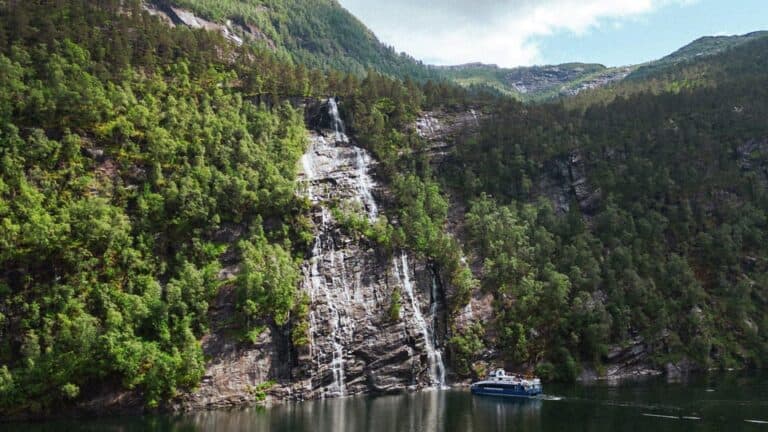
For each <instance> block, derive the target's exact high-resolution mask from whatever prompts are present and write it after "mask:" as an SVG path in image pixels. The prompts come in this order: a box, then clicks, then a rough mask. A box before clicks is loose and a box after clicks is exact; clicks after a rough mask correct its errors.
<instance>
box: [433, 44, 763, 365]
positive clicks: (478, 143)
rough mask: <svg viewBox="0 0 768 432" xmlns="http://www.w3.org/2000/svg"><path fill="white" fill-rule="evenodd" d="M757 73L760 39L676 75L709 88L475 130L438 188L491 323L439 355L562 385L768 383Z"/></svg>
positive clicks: (523, 109) (506, 107) (501, 118)
mask: <svg viewBox="0 0 768 432" xmlns="http://www.w3.org/2000/svg"><path fill="white" fill-rule="evenodd" d="M766 67H768V38H761V39H757V40H754V41H752V42H749V43H745V44H743V45H741V46H739V47H736V48H733V49H730V50H727V51H723V52H721V53H719V54H716V55H714V56H711V57H709V58H707V59H701V60H699V62H698V63H697V64H696V66H695V69H686V68H685V67H682V66H681V69H679V70H680V71H685V73H686V74H690V75H687V76H689V77H696V76H698V78H699V79H702V80H704V81H706V82H709V83H711V84H712V85H703V84H702V85H692V86H679V85H678V86H670V84H673V83H674V80H673V81H672V82H668V83H666V84H665V83H661V85H662V87H661V88H660V89H658V90H657V91H656V92H647V91H641V92H637V93H635V94H630V95H629V96H627V97H615V98H614V99H612V100H611V101H609V102H603V101H602V100H600V99H596V102H594V103H592V104H590V103H589V98H590V97H591V95H590V93H589V92H587V93H585V94H584V95H583V99H582V102H583V103H584V104H585V106H584V107H582V108H580V109H579V110H575V111H569V110H567V109H565V108H564V107H563V106H562V105H555V104H552V105H521V104H516V103H509V104H500V105H497V106H496V107H495V109H494V110H491V111H490V112H488V113H486V115H485V116H484V121H483V122H482V123H481V124H482V128H481V129H480V133H479V134H470V135H466V136H465V137H464V138H463V139H459V140H457V141H456V143H455V146H454V148H453V150H452V152H449V154H448V155H447V156H442V158H443V159H444V160H447V161H449V162H448V163H443V166H444V167H445V168H444V169H442V170H441V171H440V173H439V174H440V176H441V177H442V178H443V179H444V181H445V183H446V184H447V185H449V186H450V187H451V188H452V189H453V190H455V191H456V195H457V196H462V197H463V199H464V200H463V202H464V203H466V212H465V213H464V216H463V218H461V217H455V219H458V220H463V222H464V225H465V228H464V231H465V232H466V233H467V234H466V239H467V240H466V244H467V245H468V248H469V251H470V252H471V254H470V255H474V256H476V257H477V258H478V259H477V263H478V265H479V267H480V268H479V269H478V270H477V273H478V274H479V275H481V276H480V278H481V281H482V285H483V287H484V289H485V290H487V291H486V292H487V293H492V295H493V298H494V302H493V303H492V304H493V305H494V307H495V310H494V313H492V314H490V316H493V317H494V318H492V319H491V320H489V321H486V323H485V327H484V328H483V330H482V331H480V332H479V333H478V331H477V329H472V328H471V327H470V329H469V330H466V331H464V332H463V333H461V334H460V335H459V336H457V337H456V339H455V340H452V341H451V344H450V345H451V346H452V349H453V350H455V351H456V352H458V353H463V354H464V355H466V362H467V364H472V365H474V367H476V368H478V367H479V368H480V369H481V370H482V368H484V367H485V362H486V361H487V358H488V356H490V355H491V354H490V353H488V352H486V353H483V354H478V352H479V351H478V350H477V347H478V346H485V347H488V348H498V349H500V350H502V355H501V357H502V358H504V359H506V360H507V361H509V362H512V363H516V364H523V365H528V366H529V367H531V368H534V367H535V368H537V370H538V372H539V374H541V375H544V376H555V377H559V378H567V377H575V376H577V375H579V374H583V373H586V374H585V375H583V376H590V375H591V376H595V375H615V374H617V375H622V374H628V373H629V374H634V373H653V371H659V370H664V371H666V372H667V373H670V374H679V373H681V372H684V371H687V370H691V369H704V368H710V367H719V368H732V367H743V366H745V365H746V366H754V367H765V358H766V354H768V320H766V318H765V313H764V311H765V310H766V307H768V284H767V282H768V259H767V257H768V249H767V248H766V246H767V245H768V238H767V237H766V235H767V234H768V217H766V215H768V146H767V145H766V142H767V141H766V140H767V139H768V127H767V126H766V123H765V116H766V114H767V113H768V102H767V101H768V98H766V89H768V82H767V80H768V76H767V75H766V74H765V72H764V71H765V68H766ZM694 71H697V72H698V74H697V73H695V72H694ZM673 76H674V74H672V75H670V78H671V77H673ZM622 85H623V84H621V85H619V86H617V87H618V88H621V86H622ZM667 86H670V88H671V89H672V90H664V88H666V87H667ZM443 152H445V150H443ZM479 335H480V336H479ZM478 339H481V340H483V343H478ZM468 347H470V348H468ZM480 352H482V351H480Z"/></svg>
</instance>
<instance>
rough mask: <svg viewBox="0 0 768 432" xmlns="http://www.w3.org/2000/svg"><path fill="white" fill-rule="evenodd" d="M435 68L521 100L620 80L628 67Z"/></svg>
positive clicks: (473, 65) (468, 83)
mask: <svg viewBox="0 0 768 432" xmlns="http://www.w3.org/2000/svg"><path fill="white" fill-rule="evenodd" d="M439 70H440V71H441V72H442V74H443V75H444V76H446V77H448V78H450V79H452V80H453V81H455V82H457V83H459V84H461V85H463V86H472V85H482V86H487V87H490V88H492V89H494V90H496V91H498V92H500V93H502V94H505V95H508V96H512V97H515V98H518V99H521V100H523V101H540V100H546V99H552V98H556V97H558V96H560V95H573V94H577V93H579V92H581V91H583V90H586V89H590V88H595V87H600V86H604V85H606V84H608V83H610V82H613V81H616V80H620V79H623V78H624V77H626V76H627V75H628V74H629V73H630V72H631V71H632V68H607V67H605V66H603V65H601V64H589V63H566V64H561V65H553V66H532V67H519V68H511V69H508V68H500V67H498V66H496V65H486V64H482V63H470V64H466V65H460V66H447V67H440V68H439Z"/></svg>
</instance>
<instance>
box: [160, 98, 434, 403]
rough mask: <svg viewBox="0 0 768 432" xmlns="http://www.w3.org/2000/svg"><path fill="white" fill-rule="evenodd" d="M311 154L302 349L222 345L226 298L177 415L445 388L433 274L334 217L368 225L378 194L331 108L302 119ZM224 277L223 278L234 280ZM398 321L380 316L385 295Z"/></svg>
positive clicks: (304, 184)
mask: <svg viewBox="0 0 768 432" xmlns="http://www.w3.org/2000/svg"><path fill="white" fill-rule="evenodd" d="M308 111H309V112H310V113H309V114H308V118H315V119H316V120H315V121H313V122H311V125H310V126H311V127H312V128H313V129H315V130H314V131H312V132H311V133H310V142H311V144H310V147H309V149H308V151H307V153H306V154H305V155H304V157H303V158H302V161H301V173H300V178H299V183H300V185H301V186H300V190H299V191H298V193H300V194H303V195H304V196H306V197H308V199H309V200H310V201H311V202H312V206H313V210H312V220H313V222H314V232H315V236H316V237H315V243H314V246H313V248H312V250H311V252H309V253H308V257H307V260H306V261H305V263H304V267H303V272H304V280H303V282H302V283H301V287H300V289H301V290H302V291H304V292H305V293H307V295H308V296H309V299H310V316H309V324H310V332H309V340H310V343H309V345H308V346H306V347H294V346H292V344H291V342H290V340H291V339H290V328H276V327H271V328H268V329H267V330H265V331H264V332H263V333H262V335H261V336H260V339H259V340H258V341H257V342H256V343H255V344H251V343H245V342H240V341H238V340H236V339H235V338H233V337H232V336H231V333H232V331H231V330H232V329H231V328H228V324H227V323H228V321H227V316H228V314H230V313H231V311H232V310H233V308H234V297H233V294H232V289H229V290H227V289H223V290H222V291H221V293H220V295H219V299H218V300H217V302H216V304H215V305H213V307H212V308H211V318H212V321H213V323H214V324H213V328H214V331H213V332H212V333H211V334H210V335H208V336H206V337H205V338H204V340H203V347H204V350H205V354H206V356H207V358H209V359H210V360H209V362H208V364H207V370H206V374H205V377H204V379H203V382H202V383H201V385H200V387H199V389H197V390H196V391H195V392H193V393H190V394H186V395H183V396H182V397H180V398H179V400H178V401H177V403H176V404H175V405H174V407H173V408H174V409H178V410H192V409H200V408H218V407H224V406H234V405H241V404H248V403H253V402H255V401H257V400H258V399H259V397H260V396H261V393H263V391H261V390H260V387H259V386H262V385H263V383H267V382H274V385H271V386H269V388H268V389H267V390H266V393H267V398H268V401H279V400H307V399H317V398H328V397H341V396H349V395H354V394H360V393H391V392H400V391H404V390H413V389H420V388H426V387H434V386H440V385H443V384H444V380H445V375H446V372H445V367H444V365H443V362H442V353H441V348H442V346H443V339H444V338H443V333H442V332H438V331H435V328H438V326H437V325H436V323H437V322H438V321H439V317H440V316H441V313H442V311H443V309H444V307H443V305H442V303H441V299H442V289H441V285H440V283H439V279H438V277H437V276H436V274H437V272H436V271H435V269H433V268H432V267H431V266H429V265H428V264H427V263H425V262H422V261H420V260H418V259H415V258H414V257H413V256H411V255H410V254H408V253H407V252H405V251H396V252H395V253H394V254H393V253H389V252H387V251H384V250H382V248H380V247H379V246H378V245H376V244H374V243H371V242H369V241H368V240H366V239H364V238H361V237H360V236H358V235H355V234H354V233H351V232H349V231H348V230H347V229H345V228H344V227H343V226H342V225H341V224H340V223H339V221H337V220H336V218H335V217H334V212H333V211H332V209H333V208H334V206H340V207H343V208H344V209H345V211H355V212H358V213H359V214H361V215H363V216H364V217H367V218H368V219H369V220H370V221H371V222H373V221H375V220H376V219H377V217H378V216H379V213H380V205H382V204H381V202H383V201H382V200H381V197H382V196H385V195H386V191H385V190H384V188H383V187H382V186H381V185H380V184H379V183H378V182H377V181H376V180H375V179H374V177H373V171H374V170H375V165H376V163H375V161H374V159H373V158H372V157H371V155H370V154H369V153H368V152H367V151H366V150H364V149H362V148H360V147H358V146H356V145H355V143H354V142H353V141H352V140H351V139H350V138H349V137H348V136H347V135H346V134H345V133H344V128H343V126H344V125H343V122H342V121H341V119H340V116H339V114H338V106H337V105H336V101H335V100H332V99H331V100H328V101H326V102H325V103H323V104H322V106H319V107H318V106H312V107H309V108H308ZM235 273H236V269H231V270H230V273H229V274H235ZM395 292H397V293H398V294H399V296H400V305H401V308H400V317H399V319H393V317H392V316H391V314H390V313H389V309H390V306H391V305H392V302H393V293H395Z"/></svg>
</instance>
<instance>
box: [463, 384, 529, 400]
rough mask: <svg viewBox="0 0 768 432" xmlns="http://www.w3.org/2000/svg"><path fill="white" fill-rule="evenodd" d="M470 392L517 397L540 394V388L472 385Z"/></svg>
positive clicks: (482, 394) (479, 394)
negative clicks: (526, 388) (527, 388)
mask: <svg viewBox="0 0 768 432" xmlns="http://www.w3.org/2000/svg"><path fill="white" fill-rule="evenodd" d="M470 390H471V391H472V394H474V395H478V396H499V397H517V398H531V397H536V396H538V395H540V394H541V389H529V390H525V389H513V388H503V387H477V386H473V387H472V388H471V389H470Z"/></svg>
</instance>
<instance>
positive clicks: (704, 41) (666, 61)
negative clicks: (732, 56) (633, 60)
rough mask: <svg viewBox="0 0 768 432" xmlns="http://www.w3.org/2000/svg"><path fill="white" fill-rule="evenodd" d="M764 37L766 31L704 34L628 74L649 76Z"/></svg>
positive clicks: (631, 76)
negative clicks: (727, 34)
mask: <svg viewBox="0 0 768 432" xmlns="http://www.w3.org/2000/svg"><path fill="white" fill-rule="evenodd" d="M765 37H768V32H767V31H758V32H753V33H748V34H745V35H741V36H705V37H702V38H700V39H697V40H695V41H693V42H691V43H690V44H688V45H686V46H684V47H682V48H680V49H679V50H677V51H675V52H674V53H672V54H670V55H668V56H666V57H663V58H661V59H659V60H656V61H652V62H650V63H648V64H647V65H642V66H641V67H639V68H638V69H637V70H636V71H635V72H634V73H632V74H631V75H630V76H629V79H643V78H649V77H652V76H654V75H656V74H659V73H663V71H664V70H665V69H667V68H669V67H672V66H675V65H679V64H681V63H687V62H693V61H695V60H698V59H702V58H706V57H709V56H713V55H716V54H718V53H721V52H723V51H727V50H729V49H731V48H735V47H738V46H740V45H743V44H745V43H749V42H752V41H754V40H758V39H762V38H765Z"/></svg>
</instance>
